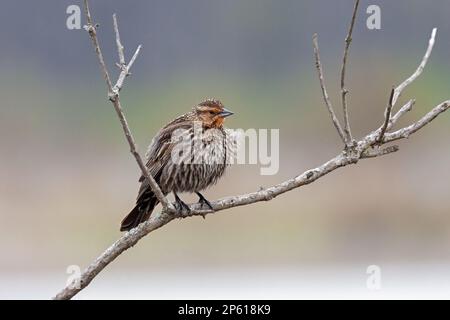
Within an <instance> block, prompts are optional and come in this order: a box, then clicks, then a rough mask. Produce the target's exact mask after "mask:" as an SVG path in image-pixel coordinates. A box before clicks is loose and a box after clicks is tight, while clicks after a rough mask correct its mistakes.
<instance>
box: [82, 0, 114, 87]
mask: <svg viewBox="0 0 450 320" xmlns="http://www.w3.org/2000/svg"><path fill="white" fill-rule="evenodd" d="M84 13H85V15H86V20H87V23H88V24H87V25H86V26H85V27H84V28H85V29H86V31H87V32H88V33H89V36H90V38H91V40H92V44H93V45H94V48H95V53H96V54H97V57H98V61H99V62H100V69H101V71H102V74H103V78H105V81H106V85H107V87H108V95H111V94H112V93H113V85H112V82H111V78H110V77H109V73H108V68H106V63H105V59H103V54H102V50H101V48H100V44H99V43H98V39H97V29H96V25H95V24H94V23H93V22H92V16H91V11H90V10H89V3H88V0H84Z"/></svg>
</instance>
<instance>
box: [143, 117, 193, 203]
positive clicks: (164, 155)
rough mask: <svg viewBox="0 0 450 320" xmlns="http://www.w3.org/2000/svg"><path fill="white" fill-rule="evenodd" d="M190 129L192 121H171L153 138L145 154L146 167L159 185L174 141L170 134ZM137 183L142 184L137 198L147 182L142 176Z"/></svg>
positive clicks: (145, 187) (146, 185)
mask: <svg viewBox="0 0 450 320" xmlns="http://www.w3.org/2000/svg"><path fill="white" fill-rule="evenodd" d="M177 120H178V119H177ZM191 128H192V121H173V122H171V123H170V124H168V125H167V126H165V127H164V128H163V129H161V130H160V132H159V133H158V134H157V135H156V136H155V137H154V138H153V140H152V142H151V144H150V146H149V148H148V151H147V154H146V157H147V163H146V167H147V168H148V170H149V173H150V174H151V175H152V176H153V178H154V179H155V180H156V182H158V183H159V176H160V175H161V172H162V169H163V168H164V166H165V164H167V163H168V161H169V160H170V157H171V152H172V149H173V147H174V145H175V143H174V141H172V134H173V133H174V132H175V131H176V130H190V129H191ZM139 182H142V184H141V188H140V190H139V194H138V198H139V197H140V195H141V194H142V193H143V192H144V191H145V190H146V189H147V188H148V182H147V181H145V177H144V176H143V175H141V177H140V178H139Z"/></svg>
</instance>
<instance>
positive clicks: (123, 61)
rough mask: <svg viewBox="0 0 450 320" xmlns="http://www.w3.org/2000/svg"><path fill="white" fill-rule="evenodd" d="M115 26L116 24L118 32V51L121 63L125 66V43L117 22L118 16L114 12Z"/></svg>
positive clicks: (115, 27) (115, 29)
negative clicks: (123, 43)
mask: <svg viewBox="0 0 450 320" xmlns="http://www.w3.org/2000/svg"><path fill="white" fill-rule="evenodd" d="M113 26H114V33H115V34H116V45H117V52H118V53H119V64H120V65H121V66H122V67H125V54H124V53H123V49H124V48H123V45H122V42H121V41H120V33H119V25H118V24H117V16H116V14H115V13H114V14H113Z"/></svg>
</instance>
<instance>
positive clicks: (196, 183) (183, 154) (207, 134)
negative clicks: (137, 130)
mask: <svg viewBox="0 0 450 320" xmlns="http://www.w3.org/2000/svg"><path fill="white" fill-rule="evenodd" d="M231 114H232V112H230V111H228V110H227V109H225V108H224V106H223V104H222V103H221V102H220V101H218V100H214V99H209V100H205V101H203V102H202V103H200V104H198V105H197V106H196V107H194V108H193V109H192V111H190V112H188V113H186V114H184V115H182V116H180V117H178V118H176V119H175V120H173V121H172V122H170V123H169V124H167V125H166V126H165V127H163V128H162V129H161V130H160V131H159V132H158V133H157V135H156V136H155V137H154V138H153V140H152V142H151V143H150V146H149V148H148V151H147V154H146V158H147V164H146V166H147V168H148V169H149V172H150V173H151V174H152V176H153V177H154V178H155V180H156V182H157V183H158V184H159V186H160V188H161V190H162V192H163V193H164V194H166V195H167V194H168V193H170V192H173V193H174V195H175V198H176V200H177V203H178V205H179V209H180V210H182V209H183V207H184V208H185V209H186V208H187V207H186V205H185V204H184V203H183V202H182V201H181V200H180V199H179V197H178V195H177V193H181V192H196V193H197V194H198V195H199V197H200V201H203V203H204V204H206V205H209V202H208V201H207V200H206V199H204V198H203V196H202V195H201V194H200V193H199V192H200V191H202V190H204V189H206V188H207V187H209V186H211V185H213V184H215V183H216V182H217V181H218V180H219V178H220V177H221V176H222V175H223V174H224V172H225V168H226V166H227V164H229V163H230V157H231V156H232V154H233V152H234V150H235V143H236V142H235V139H234V138H232V134H231V131H230V130H228V129H226V128H224V127H223V122H224V118H225V117H227V116H229V115H231ZM191 151H193V152H191ZM139 181H140V182H141V187H140V189H139V193H138V197H137V201H136V206H135V207H134V209H133V210H132V211H131V212H130V213H129V214H128V215H127V216H126V217H125V219H123V221H122V224H121V228H120V230H121V231H127V230H130V229H132V228H134V227H136V226H137V225H139V223H141V222H144V221H146V220H147V219H148V218H149V217H150V215H151V213H152V211H153V209H154V207H155V206H156V205H157V204H158V199H157V198H156V197H155V195H154V194H153V192H152V191H151V189H150V187H149V185H148V182H147V181H146V180H145V178H144V177H143V176H141V178H140V179H139Z"/></svg>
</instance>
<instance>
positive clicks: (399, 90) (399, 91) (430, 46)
mask: <svg viewBox="0 0 450 320" xmlns="http://www.w3.org/2000/svg"><path fill="white" fill-rule="evenodd" d="M436 33H437V28H434V29H433V31H432V32H431V38H430V40H429V42H428V48H427V51H426V52H425V55H424V57H423V59H422V61H421V62H420V65H419V67H418V68H417V69H416V71H415V72H414V73H413V74H412V75H411V76H410V77H409V78H408V79H406V80H405V81H403V83H401V84H400V85H399V86H398V87H397V88H395V93H394V97H393V99H392V105H394V106H395V103H396V102H397V99H398V98H399V97H400V95H401V94H402V91H403V90H404V89H405V88H406V87H407V86H408V85H410V84H411V83H412V82H413V81H414V80H416V79H417V77H418V76H420V75H421V74H422V72H423V69H424V68H425V66H426V65H427V62H428V59H429V58H430V55H431V52H432V51H433V47H434V43H435V39H436Z"/></svg>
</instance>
